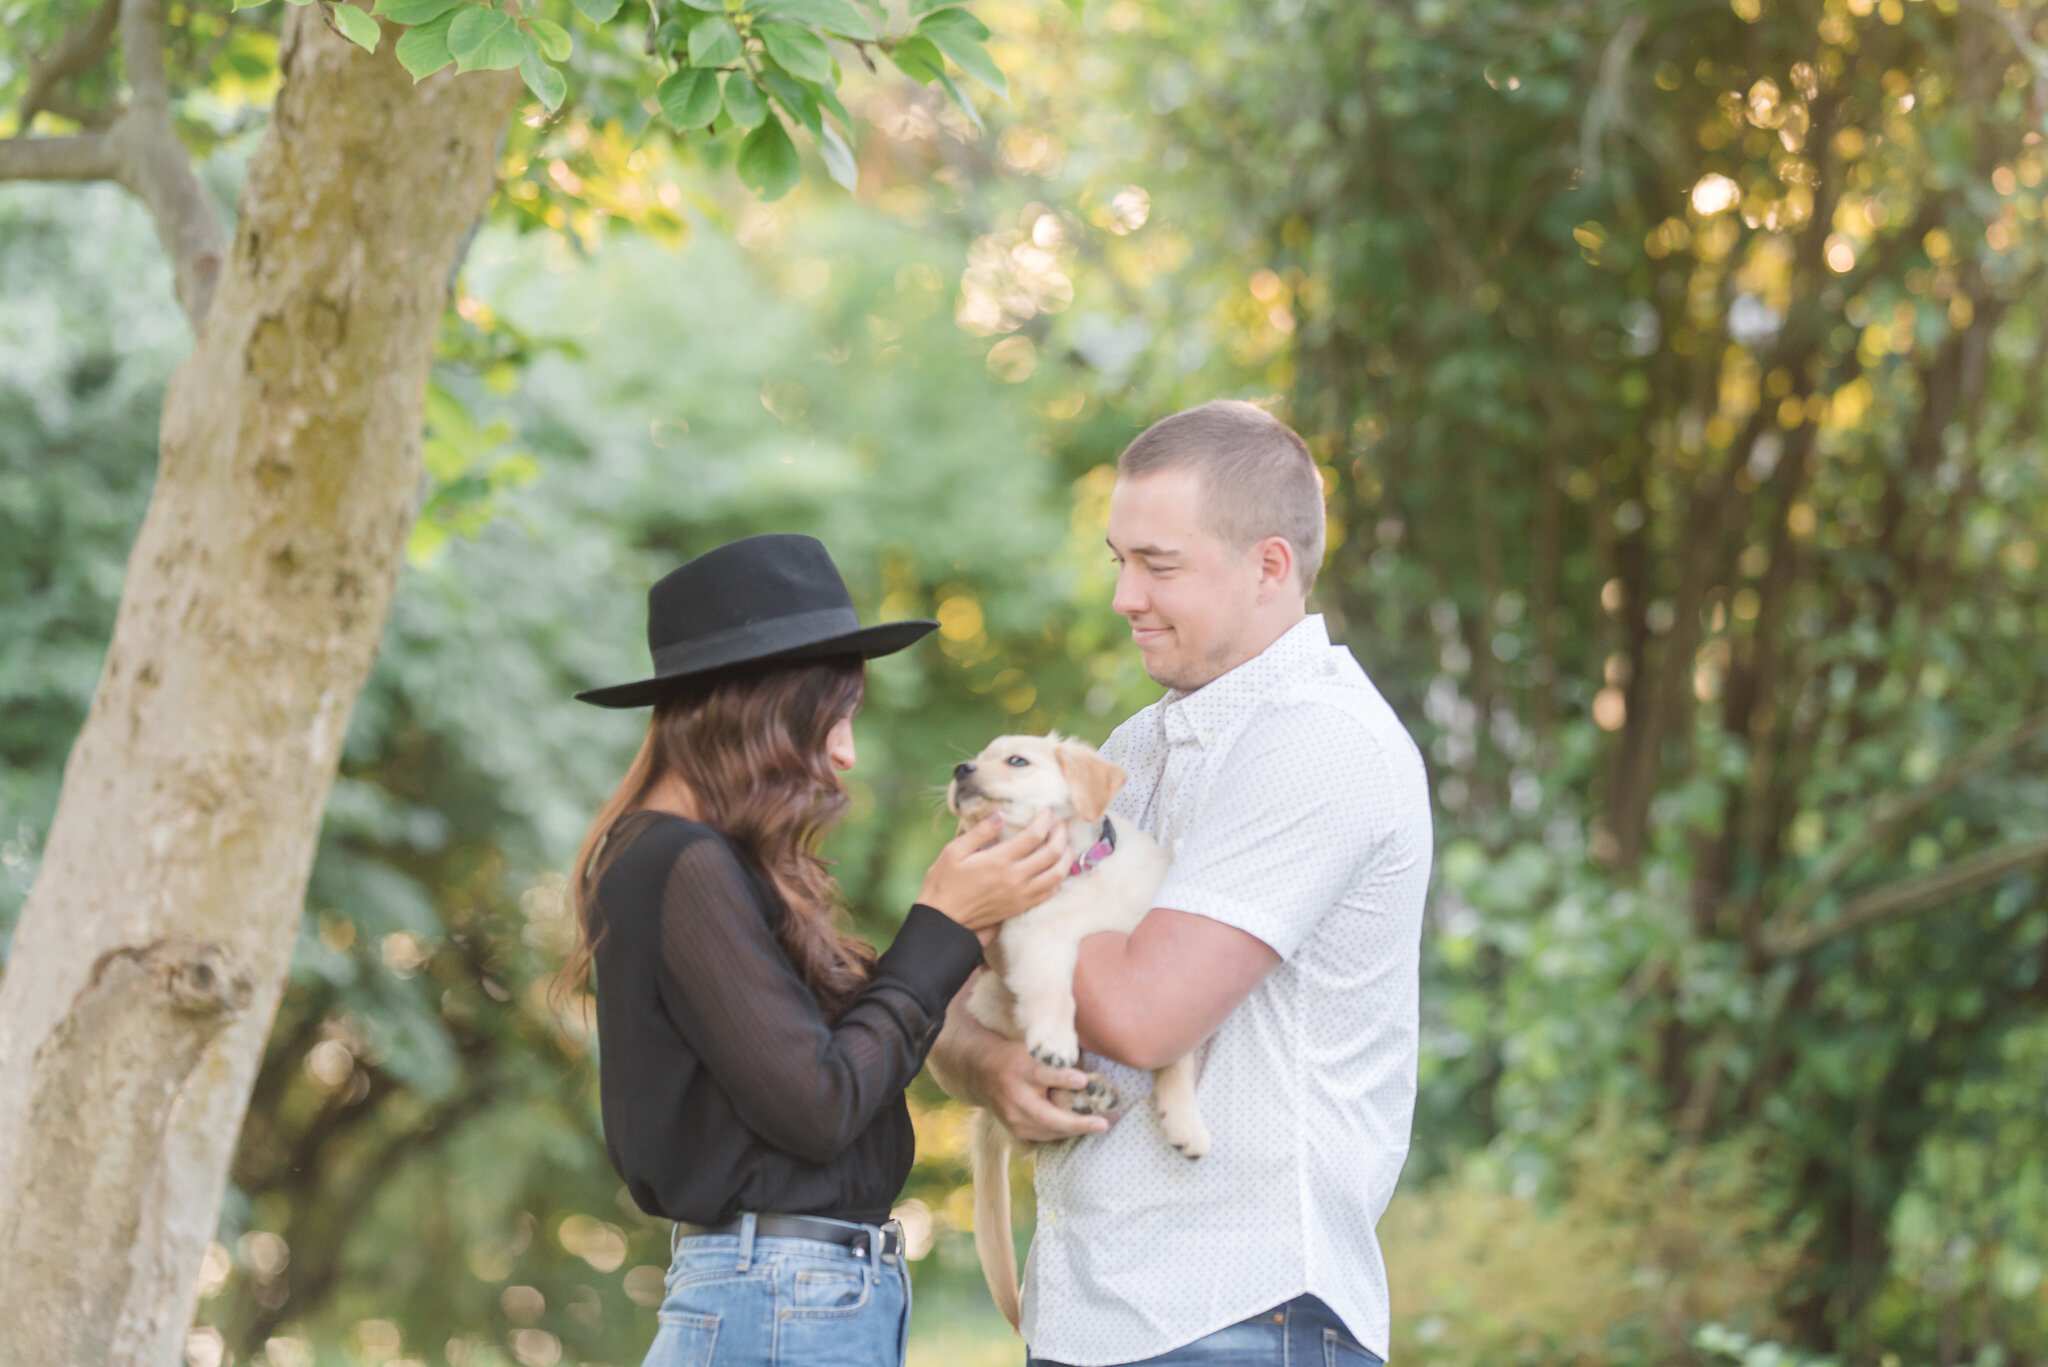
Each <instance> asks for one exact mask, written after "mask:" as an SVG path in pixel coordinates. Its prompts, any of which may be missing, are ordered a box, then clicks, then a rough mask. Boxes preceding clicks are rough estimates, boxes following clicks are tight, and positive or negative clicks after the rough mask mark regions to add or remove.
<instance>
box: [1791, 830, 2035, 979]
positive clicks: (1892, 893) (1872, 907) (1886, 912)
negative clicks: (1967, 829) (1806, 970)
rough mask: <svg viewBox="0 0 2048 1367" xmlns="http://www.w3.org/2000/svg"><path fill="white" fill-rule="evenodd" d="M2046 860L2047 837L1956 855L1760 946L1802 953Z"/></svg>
mask: <svg viewBox="0 0 2048 1367" xmlns="http://www.w3.org/2000/svg"><path fill="white" fill-rule="evenodd" d="M2044 859H2048V836H2037V837H2035V838H2034V839H2032V840H2021V841H2017V842H2015V843H2013V844H2010V845H2001V846H2000V847H1998V848H1997V849H1994V850H1986V851H1984V852H1983V853H1982V854H1975V855H1971V856H1970V857H1969V858H1967V859H1958V860H1957V861H1956V862H1955V863H1953V864H1950V865H1948V866H1947V867H1946V868H1940V869H1935V870H1933V871H1932V872H1930V873H1924V874H1921V875H1920V876H1919V877H1917V878H1908V879H1906V880H1904V881H1903V882H1899V883H1894V884H1893V885H1892V886H1890V887H1888V888H1879V889H1878V890H1876V891H1875V892H1868V893H1865V894H1864V895H1863V896H1861V897H1858V898H1856V899H1855V900H1853V901H1851V902H1850V903H1849V904H1848V905H1847V906H1845V907H1843V908H1842V912H1841V914H1840V915H1839V916H1837V917H1835V919H1834V920H1832V921H1829V922H1827V923H1826V924H1825V925H1818V926H1807V927H1804V928H1803V929H1800V930H1797V931H1789V932H1783V933H1780V934H1778V935H1775V936H1772V937H1770V938H1768V939H1767V940H1766V942H1765V946H1764V948H1765V951H1766V952H1767V953H1769V954H1771V955H1773V956H1776V957H1781V958H1782V957H1785V956H1788V955H1794V954H1804V953H1805V952H1806V951H1807V950H1809V949H1812V948H1813V947H1814V946H1816V945H1820V944H1825V943H1826V942H1827V941H1829V940H1832V939H1834V938H1835V937H1836V936H1837V935H1846V934H1848V933H1849V932H1850V931H1852V930H1860V929H1862V928H1863V927H1864V926H1867V925H1872V924H1874V923H1876V922H1879V921H1893V920H1897V919H1899V918H1900V917H1902V916H1911V915H1912V914H1913V913H1915V912H1919V911H1926V910H1927V909H1929V908H1930V907H1935V906H1938V905H1940V904H1941V903H1943V902H1946V901H1947V900H1948V899H1950V898H1951V897H1956V896H1960V895H1961V894H1963V893H1965V892H1968V891H1970V890H1971V889H1972V888H1977V887H1981V886H1983V885H1984V884H1986V883H1995V882H1997V881H1998V880H1999V879H2001V878H2003V877H2005V876H2006V875H2007V874H2009V873H2013V872H2016V871H2017V870H2020V869H2023V868H2025V867H2026V866H2027V865H2029V864H2032V863H2036V862H2038V861H2040V860H2044Z"/></svg>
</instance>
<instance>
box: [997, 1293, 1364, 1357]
mask: <svg viewBox="0 0 2048 1367" xmlns="http://www.w3.org/2000/svg"><path fill="white" fill-rule="evenodd" d="M1030 1367H1064V1365H1063V1364H1061V1363H1057V1362H1053V1361H1051V1360H1050V1359H1048V1358H1039V1357H1035V1358H1032V1359H1031V1360H1030ZM1128 1367H1382V1364H1381V1362H1380V1359H1379V1357H1378V1356H1377V1355H1375V1354H1373V1353H1371V1352H1369V1351H1367V1350H1366V1349H1364V1348H1361V1347H1359V1346H1358V1343H1357V1341H1356V1340H1354V1339H1353V1338H1352V1337H1351V1332H1350V1331H1349V1330H1347V1329H1346V1328H1345V1327H1344V1321H1342V1320H1340V1319H1338V1318H1337V1312H1336V1311H1334V1310H1332V1309H1330V1307H1329V1306H1327V1305H1324V1304H1323V1303H1322V1301H1321V1300H1319V1299H1317V1298H1316V1297H1314V1296H1296V1297H1295V1298H1294V1299H1293V1300H1291V1301H1289V1302H1287V1304H1285V1305H1276V1306H1274V1307H1273V1308H1272V1309H1271V1310H1263V1311H1261V1312H1259V1313H1258V1314H1256V1315H1253V1316H1252V1317H1251V1318H1250V1319H1246V1320H1239V1321H1238V1322H1237V1323H1236V1324H1233V1325H1229V1326H1228V1327H1226V1328H1222V1329H1218V1330H1217V1331H1216V1332H1215V1333H1213V1334H1208V1335H1205V1336H1203V1337H1202V1338H1198V1339H1196V1340H1195V1341H1194V1342H1193V1343H1184V1344H1182V1345H1181V1346H1180V1347H1178V1348H1175V1349H1173V1350H1172V1351H1171V1352H1167V1353H1161V1354H1160V1355H1159V1356H1158V1357H1153V1358H1146V1359H1145V1360H1144V1361H1143V1362H1142V1363H1131V1364H1128Z"/></svg>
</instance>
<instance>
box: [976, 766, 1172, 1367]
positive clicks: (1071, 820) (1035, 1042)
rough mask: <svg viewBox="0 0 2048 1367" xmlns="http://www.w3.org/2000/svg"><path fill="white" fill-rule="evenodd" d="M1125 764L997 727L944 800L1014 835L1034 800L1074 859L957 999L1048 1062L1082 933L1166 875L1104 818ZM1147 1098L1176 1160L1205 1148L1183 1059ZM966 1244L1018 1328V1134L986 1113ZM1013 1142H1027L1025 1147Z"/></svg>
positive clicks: (1112, 924) (1071, 1056) (1147, 894)
mask: <svg viewBox="0 0 2048 1367" xmlns="http://www.w3.org/2000/svg"><path fill="white" fill-rule="evenodd" d="M1124 778H1125V774H1124V771H1123V770H1122V769H1119V768H1118V767H1117V766H1116V765H1114V764H1111V763H1110V762H1109V761H1108V760H1106V759H1104V758H1103V757H1102V756H1101V755H1099V754H1097V753H1096V752H1095V751H1094V750H1093V749H1092V748H1091V747H1089V746H1087V745H1084V744H1082V743H1081V742H1080V741H1076V740H1064V739H1062V738H1061V737H1060V736H1058V735H1057V734H1053V735H1046V736H998V737H997V738H996V739H995V740H993V741H990V742H989V744H988V747H987V748H986V749H984V750H983V751H982V752H981V753H980V754H979V755H976V756H975V757H974V759H972V760H971V761H969V762H968V763H965V764H961V765H957V766H955V768H954V770H953V781H952V783H951V784H949V785H948V786H947V789H946V805H947V806H948V807H949V808H951V809H952V811H953V812H954V813H955V814H956V815H958V816H959V817H960V819H961V822H962V824H963V825H967V824H972V823H973V822H976V821H981V820H985V819H986V818H987V817H988V816H990V815H991V814H993V813H1001V815H1002V817H1003V832H1004V834H1005V835H1010V834H1014V833H1015V832H1016V831H1017V830H1019V829H1020V828H1022V827H1023V826H1025V825H1027V824H1029V822H1030V821H1031V818H1032V817H1034V816H1036V815H1037V814H1038V813H1039V812H1041V811H1047V810H1049V811H1051V812H1052V813H1053V814H1054V815H1055V816H1056V817H1058V818H1059V819H1060V820H1063V821H1065V822H1066V823H1067V836H1068V841H1069V843H1070V844H1071V846H1072V847H1073V850H1074V860H1073V862H1072V863H1071V864H1070V865H1069V866H1068V869H1067V876H1066V878H1065V879H1064V880H1063V881H1062V882H1061V883H1060V887H1059V891H1057V892H1055V893H1054V894H1053V895H1052V896H1051V897H1050V898H1048V899H1047V900H1045V901H1044V902H1041V903H1039V904H1038V905H1037V906H1035V907H1033V908H1032V909H1031V910H1029V911H1027V912H1025V913H1024V914H1023V915H1021V916H1017V917H1014V918H1012V919H1011V920H1009V921H1006V922H1004V923H1003V927H1002V929H1001V930H1000V931H998V932H997V933H996V938H995V941H994V942H993V943H992V944H990V946H989V948H988V952H987V955H986V958H987V959H988V964H989V971H987V972H984V973H983V974H982V975H981V978H980V980H979V981H977V982H976V984H975V987H974V991H973V992H971V993H970V994H968V999H967V1009H968V1010H969V1011H970V1012H972V1013H973V1014H974V1017H975V1019H976V1020H979V1021H980V1022H981V1023H982V1024H983V1025H986V1026H987V1027H988V1028H989V1029H991V1030H994V1031H996V1032H997V1033H998V1034H1001V1035H1004V1036H1006V1037H1008V1038H1010V1039H1015V1040H1022V1041H1023V1042H1024V1044H1025V1046H1026V1047H1027V1048H1029V1049H1030V1050H1031V1054H1032V1057H1034V1058H1036V1059H1037V1060H1038V1061H1039V1062H1041V1063H1044V1064H1047V1065H1049V1066H1050V1067H1054V1068H1072V1067H1074V1066H1075V1065H1076V1064H1078V1063H1079V1062H1080V1060H1081V1044H1080V1041H1079V1039H1078V1038H1077V1037H1076V1035H1075V1033H1074V960H1075V957H1076V954H1077V952H1078V951H1079V949H1080V945H1081V940H1082V938H1083V937H1084V936H1087V935H1091V934H1093V933H1094V932H1096V931H1098V930H1122V931H1129V930H1133V929H1136V927H1137V924H1138V922H1139V921H1141V920H1143V919H1144V917H1145V913H1146V912H1147V911H1150V910H1151V909H1152V894H1153V893H1155V892H1157V891H1158V889H1159V883H1160V880H1161V879H1163V878H1164V877H1165V876H1166V867H1167V863H1168V860H1167V857H1166V852H1165V851H1164V850H1162V849H1160V848H1159V846H1158V844H1157V843H1156V842H1154V841H1153V840H1152V838H1151V837H1150V836H1148V835H1146V834H1145V833H1144V832H1143V831H1141V830H1139V829H1138V828H1137V827H1136V826H1135V825H1133V824H1131V823H1130V822H1127V821H1113V820H1112V819H1111V818H1110V817H1109V815H1108V812H1109V802H1110V799H1111V798H1113V797H1115V796H1116V794H1117V790H1118V789H1119V788H1122V787H1123V786H1124ZM1054 1099H1055V1100H1057V1101H1060V1102H1062V1103H1063V1104H1065V1105H1066V1106H1067V1108H1068V1109H1070V1110H1072V1111H1074V1112H1076V1113H1077V1114H1081V1115H1114V1114H1116V1112H1117V1111H1119V1110H1121V1109H1122V1106H1123V1100H1122V1098H1121V1097H1119V1096H1118V1095H1117V1092H1116V1089H1115V1088H1114V1087H1112V1086H1111V1085H1110V1084H1109V1083H1108V1082H1107V1081H1106V1080H1104V1079H1103V1078H1102V1077H1100V1076H1098V1075H1096V1074H1090V1075H1089V1083H1088V1086H1086V1087H1085V1088H1083V1089H1082V1090H1080V1091H1078V1092H1060V1093H1055V1094H1054ZM1152 1109H1153V1112H1154V1114H1155V1115H1156V1116H1157V1117H1158V1120H1159V1128H1160V1131H1161V1132H1162V1133H1163V1134H1164V1135H1165V1137H1166V1142H1167V1143H1169V1144H1171V1145H1173V1147H1174V1148H1176V1149H1178V1150H1179V1151H1180V1152H1181V1153H1183V1154H1185V1155H1186V1156H1187V1157H1189V1158H1200V1157H1202V1156H1203V1155H1205V1154H1207V1153H1208V1152H1209V1131H1208V1129H1207V1127H1206V1126H1205V1125H1204V1124H1203V1123H1202V1116H1201V1112H1200V1110H1199V1109H1198V1108H1197V1107H1196V1105H1195V1063H1194V1058H1193V1056H1192V1055H1191V1056H1189V1057H1186V1058H1182V1059H1179V1060H1177V1061H1175V1062H1173V1063H1170V1064H1168V1065H1167V1066H1166V1067H1164V1068H1161V1069H1159V1070H1158V1071H1157V1072H1155V1073H1153V1074H1152ZM971 1134H972V1140H971V1150H972V1154H973V1167H974V1249H975V1252H976V1253H978V1254H980V1255H981V1271H982V1275H983V1276H984V1277H986V1278H987V1279H988V1289H989V1294H990V1295H991V1296H993V1297H994V1298H995V1302H996V1308H997V1309H999V1310H1001V1311H1002V1312H1003V1318H1005V1319H1007V1320H1008V1321H1009V1322H1010V1327H1011V1328H1013V1329H1015V1328H1017V1327H1018V1321H1019V1315H1020V1306H1019V1301H1018V1286H1017V1255H1016V1251H1015V1249H1014V1247H1013V1246H1012V1244H1011V1242H1010V1167H1009V1159H1010V1150H1011V1149H1012V1147H1015V1146H1018V1145H1021V1144H1023V1141H1020V1140H1018V1139H1017V1138H1016V1137H1015V1136H1014V1135H1012V1134H1011V1133H1010V1132H1009V1130H1008V1129H1006V1128H1005V1127H1004V1126H1003V1123H1002V1122H1001V1121H999V1120H997V1119H996V1118H995V1116H994V1115H992V1114H990V1113H989V1112H987V1111H976V1112H975V1114H974V1119H973V1124H972V1127H971ZM1024 1147H1027V1148H1028V1147H1031V1146H1029V1145H1024Z"/></svg>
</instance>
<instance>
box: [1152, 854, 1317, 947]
mask: <svg viewBox="0 0 2048 1367" xmlns="http://www.w3.org/2000/svg"><path fill="white" fill-rule="evenodd" d="M1152 905H1154V906H1156V907H1169V908H1171V909H1172V910H1174V911H1184V912H1187V913H1188V914H1190V915H1193V916H1202V917H1206V918H1207V919H1209V920H1211V921H1215V922H1216V923H1217V924H1219V925H1226V926H1229V927H1230V928H1231V929H1232V930H1241V931H1243V932H1244V933H1245V934H1247V935H1249V936H1251V937H1252V938H1253V939H1255V940H1258V941H1260V942H1261V943H1263V944H1264V945H1265V946H1266V947H1267V948H1268V949H1271V950H1272V951H1273V952H1274V953H1275V954H1278V955H1279V956H1280V957H1281V958H1282V959H1288V958H1292V957H1293V956H1294V951H1295V950H1297V949H1299V948H1301V941H1302V939H1303V932H1305V931H1306V930H1307V929H1308V927H1290V926H1288V925H1286V924H1283V923H1281V922H1280V918H1278V917H1274V916H1269V915H1266V914H1264V913H1263V912H1262V911H1261V910H1260V908H1259V906H1258V905H1257V904H1256V903H1254V902H1249V901H1246V900H1245V899H1244V898H1242V897H1232V896H1230V895H1229V894H1228V893H1222V892H1214V891H1211V890H1208V889H1205V888H1200V887H1196V886H1193V885H1191V884H1178V883H1175V882H1174V880H1173V874H1172V872H1171V871H1170V870H1169V871H1168V873H1167V875H1166V881H1165V882H1164V883H1163V884H1161V885H1160V888H1159V891H1158V892H1157V893H1156V894H1154V896H1153V898H1152Z"/></svg>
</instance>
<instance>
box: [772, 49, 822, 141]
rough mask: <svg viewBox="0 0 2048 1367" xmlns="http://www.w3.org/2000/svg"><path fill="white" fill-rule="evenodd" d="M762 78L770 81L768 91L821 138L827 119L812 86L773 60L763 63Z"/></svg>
mask: <svg viewBox="0 0 2048 1367" xmlns="http://www.w3.org/2000/svg"><path fill="white" fill-rule="evenodd" d="M761 79H762V80H763V81H766V82H767V83H768V93H769V94H771V95H773V96H774V97H775V98H776V99H777V100H778V101H779V102H780V103H781V105H782V107H783V108H784V109H787V110H788V111H789V112H790V113H791V114H793V115H795V116H796V119H797V121H798V122H799V123H801V124H803V126H804V127H806V128H808V129H810V130H811V136H812V137H814V138H821V137H823V136H824V135H825V134H824V127H825V120H824V117H823V116H822V115H821V114H819V113H818V102H817V100H815V99H813V98H812V96H811V91H810V87H809V86H806V85H805V84H804V83H803V82H801V81H799V80H797V79H796V78H795V77H794V76H791V75H790V74H789V73H788V72H786V71H784V70H783V69H782V68H781V67H779V66H777V65H775V63H774V62H773V61H768V62H764V63H762V66H761Z"/></svg>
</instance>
